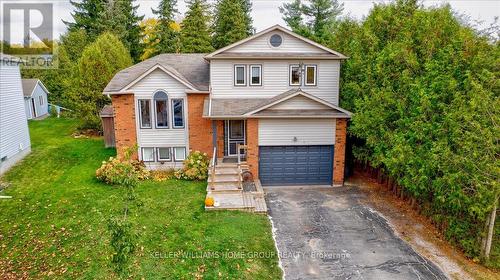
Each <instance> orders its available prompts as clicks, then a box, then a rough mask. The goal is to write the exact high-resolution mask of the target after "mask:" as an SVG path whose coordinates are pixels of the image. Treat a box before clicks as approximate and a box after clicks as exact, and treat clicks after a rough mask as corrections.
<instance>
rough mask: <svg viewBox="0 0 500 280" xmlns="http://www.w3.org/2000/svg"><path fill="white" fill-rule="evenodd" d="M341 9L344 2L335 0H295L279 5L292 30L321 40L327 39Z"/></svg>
mask: <svg viewBox="0 0 500 280" xmlns="http://www.w3.org/2000/svg"><path fill="white" fill-rule="evenodd" d="M343 10H344V4H340V3H339V2H338V1H337V0H311V1H310V3H309V4H303V3H302V1H301V0H295V1H293V2H292V3H286V4H283V6H282V7H280V12H281V13H282V14H283V20H284V21H285V22H286V23H287V24H288V26H290V28H292V30H293V31H294V32H297V33H299V34H301V35H304V36H307V37H311V38H312V39H314V40H316V41H321V42H325V41H327V37H328V36H330V35H331V33H332V29H333V26H334V25H335V23H337V21H338V17H339V16H340V15H341V14H342V11H343ZM305 19H309V20H307V21H305Z"/></svg>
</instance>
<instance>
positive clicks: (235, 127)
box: [225, 120, 246, 156]
mask: <svg viewBox="0 0 500 280" xmlns="http://www.w3.org/2000/svg"><path fill="white" fill-rule="evenodd" d="M225 134H226V148H227V150H226V154H227V155H228V156H237V155H238V151H237V146H238V144H241V145H245V142H246V141H245V121H244V120H229V121H226V133H225Z"/></svg>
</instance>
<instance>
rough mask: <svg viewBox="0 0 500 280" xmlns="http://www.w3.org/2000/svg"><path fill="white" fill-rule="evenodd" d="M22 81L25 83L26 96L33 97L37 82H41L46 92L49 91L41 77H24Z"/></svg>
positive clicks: (24, 92) (24, 91)
mask: <svg viewBox="0 0 500 280" xmlns="http://www.w3.org/2000/svg"><path fill="white" fill-rule="evenodd" d="M21 83H22V85H23V94H24V97H31V96H32V95H33V91H34V90H35V87H36V85H37V84H39V83H40V86H41V87H42V89H43V90H44V91H45V93H49V91H48V90H47V88H46V87H45V86H44V85H43V83H42V81H40V80H39V79H22V80H21Z"/></svg>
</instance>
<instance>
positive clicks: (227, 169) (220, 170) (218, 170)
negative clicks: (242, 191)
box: [208, 167, 238, 175]
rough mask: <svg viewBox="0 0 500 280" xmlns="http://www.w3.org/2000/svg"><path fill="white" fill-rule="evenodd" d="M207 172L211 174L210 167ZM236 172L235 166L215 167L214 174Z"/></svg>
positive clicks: (232, 173)
mask: <svg viewBox="0 0 500 280" xmlns="http://www.w3.org/2000/svg"><path fill="white" fill-rule="evenodd" d="M208 174H209V175H211V174H212V169H209V170H208ZM235 174H238V168H237V167H216V168H215V175H235Z"/></svg>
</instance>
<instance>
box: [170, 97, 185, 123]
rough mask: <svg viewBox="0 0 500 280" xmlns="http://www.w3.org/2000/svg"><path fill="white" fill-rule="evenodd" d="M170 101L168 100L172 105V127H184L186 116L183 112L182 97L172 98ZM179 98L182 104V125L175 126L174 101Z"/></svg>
mask: <svg viewBox="0 0 500 280" xmlns="http://www.w3.org/2000/svg"><path fill="white" fill-rule="evenodd" d="M171 100H172V101H171V102H170V105H171V106H172V110H171V111H172V128H174V129H182V128H185V127H186V117H185V114H184V98H172V99H171ZM175 100H179V101H181V104H182V126H176V125H175V119H174V101H175Z"/></svg>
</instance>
